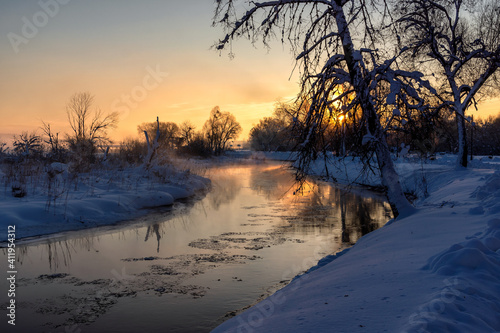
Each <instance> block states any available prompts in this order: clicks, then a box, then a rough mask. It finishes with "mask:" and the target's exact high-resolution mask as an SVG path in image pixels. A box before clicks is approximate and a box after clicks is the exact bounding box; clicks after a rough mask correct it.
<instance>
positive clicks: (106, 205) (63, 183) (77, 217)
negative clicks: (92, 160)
mask: <svg viewBox="0 0 500 333" xmlns="http://www.w3.org/2000/svg"><path fill="white" fill-rule="evenodd" d="M19 170H20V169H18V171H17V172H18V173H20V171H19ZM0 180H2V183H4V184H5V188H4V190H3V191H1V192H0V228H1V233H0V241H5V240H7V226H8V225H15V227H16V238H17V239H21V238H26V237H33V236H40V235H46V234H51V233H56V232H61V231H68V230H77V229H83V228H91V227H96V226H102V225H108V224H115V223H118V222H120V221H125V220H131V219H133V218H136V217H138V216H141V215H145V214H147V213H148V208H154V207H161V206H167V205H171V204H173V203H174V201H175V200H179V199H184V198H188V197H190V196H193V195H194V194H195V193H196V192H197V191H200V190H203V189H205V188H207V187H208V186H209V185H210V181H209V180H208V179H206V178H203V177H200V176H197V175H194V174H191V173H190V172H189V171H180V170H178V169H176V168H174V167H173V166H168V165H167V166H161V167H159V166H156V167H153V168H151V170H145V169H144V168H142V167H135V168H124V169H117V168H105V167H103V168H102V169H100V170H93V171H91V172H86V173H71V172H68V167H67V165H65V164H62V163H52V164H51V165H49V166H48V167H47V168H46V170H45V171H41V172H39V173H37V174H36V175H34V176H33V175H32V176H31V177H28V180H25V181H24V183H25V184H24V185H20V184H18V185H17V186H20V187H23V191H24V192H26V194H25V195H24V196H22V197H14V196H13V193H14V192H13V190H11V186H12V185H11V184H13V185H15V183H16V182H15V181H14V182H9V177H7V175H6V173H5V172H3V173H0ZM49 184H50V188H49Z"/></svg>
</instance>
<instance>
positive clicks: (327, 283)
mask: <svg viewBox="0 0 500 333" xmlns="http://www.w3.org/2000/svg"><path fill="white" fill-rule="evenodd" d="M271 155H272V154H271ZM268 157H271V156H268ZM498 162H499V160H498V157H496V158H493V159H489V158H488V157H483V158H476V159H475V161H473V163H472V166H471V168H469V169H467V170H456V169H455V167H454V164H455V157H454V156H438V158H437V159H436V160H435V161H429V162H428V163H419V162H416V160H412V159H407V158H405V159H399V160H398V161H396V165H397V168H398V171H399V172H400V174H401V175H402V181H403V184H404V186H405V188H406V190H408V191H412V192H414V193H415V194H417V195H418V196H419V199H417V200H416V201H415V205H416V207H417V212H416V213H415V214H413V215H411V216H409V217H406V218H402V219H398V220H396V221H390V222H389V223H388V224H387V225H386V226H384V227H383V228H381V229H379V230H376V231H374V232H372V233H370V234H368V235H366V236H364V237H363V238H361V239H360V240H359V241H358V243H357V244H356V245H354V246H353V247H352V248H350V249H348V250H347V251H344V252H342V253H340V254H337V255H331V256H328V257H326V258H323V259H322V260H320V262H319V263H318V265H317V266H315V267H313V268H312V269H311V270H310V271H309V272H308V273H306V274H304V275H301V276H298V277H296V278H295V279H294V281H293V282H292V283H290V284H289V285H288V286H286V287H285V288H283V289H281V290H279V291H278V292H276V293H275V294H274V295H272V296H270V297H268V298H267V299H265V300H263V301H261V302H260V303H258V304H257V305H255V306H253V307H251V308H249V309H248V310H246V311H245V312H243V313H242V314H240V315H238V316H236V317H234V318H232V319H230V320H228V321H226V322H225V323H223V324H222V325H221V326H219V327H218V328H216V329H215V330H214V331H213V332H245V333H248V332H432V333H435V332H499V331H500V171H498V169H500V168H499V165H498ZM360 168H361V167H360V165H359V164H358V163H357V161H356V160H354V161H353V160H352V159H346V160H344V162H343V163H341V164H340V165H339V167H337V166H333V165H331V166H330V167H329V174H330V177H331V176H333V177H335V178H336V179H337V180H339V181H341V182H346V181H353V180H356V182H359V183H367V184H370V185H378V181H377V177H376V176H373V177H371V176H366V174H365V175H364V176H359V174H358V171H359V170H360ZM312 172H313V173H316V174H318V175H324V166H323V165H322V163H318V164H317V165H315V166H313V169H312Z"/></svg>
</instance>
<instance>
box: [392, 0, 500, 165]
mask: <svg viewBox="0 0 500 333" xmlns="http://www.w3.org/2000/svg"><path fill="white" fill-rule="evenodd" d="M395 9H396V11H397V13H398V15H399V16H400V18H399V19H398V21H397V22H398V27H399V29H400V30H401V31H402V32H401V35H402V36H405V37H404V40H403V43H405V44H406V45H408V47H409V48H411V50H412V51H413V52H412V54H411V55H412V57H413V59H416V60H417V61H419V63H420V65H421V67H422V69H428V73H427V74H429V75H430V76H434V77H435V79H434V80H433V82H434V85H435V86H436V91H437V92H438V93H439V94H438V97H439V98H440V100H441V103H440V105H439V106H438V108H441V109H448V110H450V111H451V112H453V113H454V114H455V115H456V120H457V128H458V148H459V149H458V160H457V164H458V165H459V166H463V167H466V166H467V152H468V147H467V135H466V121H468V120H469V117H467V116H466V111H467V110H468V109H469V107H471V106H476V102H477V101H478V100H479V99H481V98H484V97H486V96H488V95H489V94H491V93H492V92H495V91H496V92H498V91H499V90H500V84H499V82H498V72H499V71H498V69H499V66H500V4H499V3H498V1H497V0H481V1H477V0H403V1H398V2H397V3H395ZM436 74H437V75H436Z"/></svg>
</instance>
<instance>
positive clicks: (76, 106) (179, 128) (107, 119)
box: [0, 92, 242, 171]
mask: <svg viewBox="0 0 500 333" xmlns="http://www.w3.org/2000/svg"><path fill="white" fill-rule="evenodd" d="M66 116H67V121H68V128H69V130H68V132H67V133H64V134H62V135H60V133H58V132H55V131H54V130H53V127H52V126H51V124H50V123H48V122H45V121H42V125H41V126H40V128H39V130H36V131H33V132H22V133H21V134H18V135H14V138H13V146H12V149H9V148H8V147H7V145H6V143H0V155H3V156H11V157H13V158H21V159H31V160H34V159H44V160H46V161H48V162H62V163H70V164H71V166H72V168H73V169H74V170H75V171H87V170H89V168H90V167H91V166H92V165H93V164H95V163H96V162H99V157H100V160H107V159H109V158H115V159H120V160H121V161H125V162H127V163H130V164H140V163H144V162H145V161H146V160H147V162H148V163H150V162H151V160H152V158H153V157H158V158H163V160H165V158H167V155H169V154H173V153H175V154H180V155H189V156H201V157H208V156H212V155H221V154H223V153H224V152H225V151H226V150H227V149H229V148H230V142H231V141H232V140H235V139H237V138H238V136H239V135H240V134H241V131H242V128H241V126H240V124H239V123H238V122H237V121H236V118H235V116H234V115H233V114H231V113H230V112H224V111H221V110H220V108H219V107H218V106H216V107H214V108H213V109H212V111H211V112H210V114H209V118H208V120H207V121H206V122H205V124H204V125H203V127H202V128H201V130H196V127H195V126H194V125H193V124H192V123H191V122H190V121H184V122H183V123H181V124H180V125H178V124H176V123H174V122H164V121H159V119H158V118H157V121H156V122H145V123H142V124H140V125H138V126H137V132H138V136H137V137H136V138H127V139H125V140H123V141H122V142H120V143H119V144H118V149H114V150H113V154H110V148H111V147H112V146H113V147H115V148H116V145H114V144H113V143H114V142H113V141H112V139H111V138H110V136H109V130H111V129H113V128H115V127H116V126H117V124H118V120H119V119H118V118H119V117H118V114H117V113H116V112H113V113H104V112H103V111H101V109H99V108H98V107H96V106H95V105H94V96H93V95H92V94H90V93H89V92H82V93H76V94H74V95H73V96H71V98H70V99H69V101H68V103H67V104H66ZM146 164H147V163H146Z"/></svg>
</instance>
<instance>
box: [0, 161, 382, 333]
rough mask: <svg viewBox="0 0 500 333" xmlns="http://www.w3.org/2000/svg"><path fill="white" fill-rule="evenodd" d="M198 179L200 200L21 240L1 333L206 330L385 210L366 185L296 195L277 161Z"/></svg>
mask: <svg viewBox="0 0 500 333" xmlns="http://www.w3.org/2000/svg"><path fill="white" fill-rule="evenodd" d="M207 176H208V177H210V178H211V179H212V183H213V188H212V190H211V191H210V192H209V193H208V194H207V195H206V196H205V197H203V198H202V199H201V200H199V201H193V202H187V203H176V204H175V205H174V207H172V208H170V209H165V210H164V211H160V212H156V213H153V214H150V215H148V216H147V217H145V218H143V219H140V220H136V221H133V222H129V223H124V224H120V225H118V226H111V227H105V228H98V229H92V230H85V231H78V232H68V233H64V234H58V235H54V236H50V237H46V238H44V239H38V240H33V241H30V242H27V243H24V244H22V245H21V244H18V248H17V256H18V258H17V259H18V263H17V270H18V274H17V279H18V280H17V290H16V305H17V312H16V326H15V328H13V327H12V326H10V325H7V320H8V318H7V317H6V316H5V314H6V310H5V309H6V306H7V303H6V299H7V298H6V294H7V290H8V284H7V281H6V279H5V278H4V279H2V281H1V283H0V288H1V295H2V296H1V298H0V302H1V306H2V309H4V310H2V311H1V313H2V317H1V318H3V319H1V321H2V322H1V323H0V327H1V328H2V329H1V331H2V332H74V333H84V332H207V331H210V330H211V329H213V328H214V327H215V326H217V325H218V324H219V323H220V322H221V321H222V320H224V318H225V316H230V315H231V312H232V311H234V310H237V309H241V308H243V307H245V306H248V305H249V304H252V303H254V302H255V301H256V300H258V299H259V297H261V296H262V295H265V294H268V293H269V292H272V291H273V290H275V289H276V288H277V287H278V286H282V285H284V284H286V282H288V281H289V280H291V279H292V278H293V277H294V276H295V275H296V274H298V273H300V272H302V271H304V270H307V269H308V268H310V267H311V266H313V265H315V263H316V262H317V260H318V259H320V258H321V257H323V256H325V255H327V254H331V253H335V252H337V251H339V250H341V249H343V248H345V247H348V246H350V245H351V244H353V243H355V242H356V240H357V239H359V238H360V237H361V236H362V235H363V234H365V233H368V232H370V231H372V230H374V229H376V228H378V227H380V226H382V225H383V224H384V223H385V222H386V221H387V220H388V219H389V218H390V207H389V205H388V204H387V203H385V202H384V199H383V198H381V197H378V196H376V195H374V194H373V193H366V192H362V191H357V192H356V194H354V193H353V192H346V191H344V190H341V189H339V188H337V187H335V186H333V185H331V184H326V183H322V182H310V183H307V184H306V185H305V187H304V189H303V190H302V191H300V192H297V193H295V194H294V191H295V187H294V182H293V174H292V172H291V171H289V170H287V169H286V168H283V167H282V166H281V165H280V164H278V163H268V164H256V165H237V166H234V165H233V166H223V167H214V168H211V169H209V170H208V174H207ZM0 262H3V263H5V265H4V266H7V252H6V249H5V248H3V249H1V251H0ZM4 271H7V268H6V269H5V270H4ZM226 318H227V317H226Z"/></svg>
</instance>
